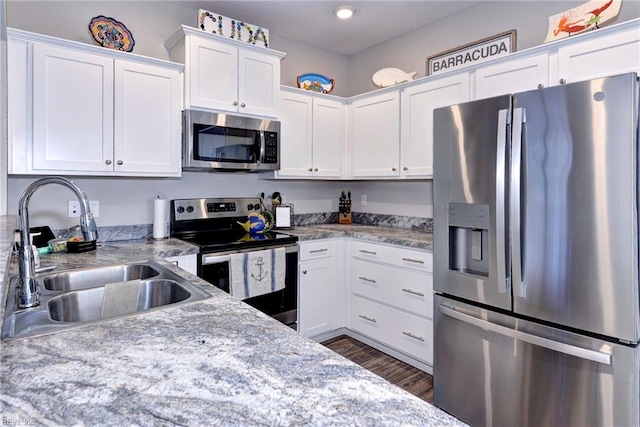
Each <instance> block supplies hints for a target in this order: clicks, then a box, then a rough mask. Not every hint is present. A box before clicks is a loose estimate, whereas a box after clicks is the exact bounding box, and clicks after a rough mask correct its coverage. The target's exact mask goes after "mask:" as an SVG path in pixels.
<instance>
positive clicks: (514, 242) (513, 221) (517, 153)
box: [509, 108, 526, 298]
mask: <svg viewBox="0 0 640 427" xmlns="http://www.w3.org/2000/svg"><path fill="white" fill-rule="evenodd" d="M525 122H526V116H525V110H524V108H514V110H513V125H512V128H511V132H512V133H511V135H512V136H511V188H510V194H509V201H510V204H511V206H510V207H511V209H510V212H511V217H510V218H509V224H510V225H511V228H510V232H511V236H510V237H511V284H512V286H513V296H514V297H517V298H525V297H526V284H525V281H524V278H523V277H522V227H521V225H522V224H521V218H522V217H521V212H522V198H521V194H520V189H521V184H523V182H522V180H523V179H524V176H523V174H522V143H523V139H524V137H525V134H524V133H523V129H524V123H525Z"/></svg>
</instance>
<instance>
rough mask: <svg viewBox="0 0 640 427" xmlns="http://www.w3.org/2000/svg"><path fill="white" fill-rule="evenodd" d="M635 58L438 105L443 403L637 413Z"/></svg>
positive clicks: (571, 418)
mask: <svg viewBox="0 0 640 427" xmlns="http://www.w3.org/2000/svg"><path fill="white" fill-rule="evenodd" d="M638 100H639V96H638V79H637V77H636V75H635V73H632V74H625V75H619V76H614V77H607V78H601V79H596V80H592V81H586V82H578V83H572V84H566V85H562V86H557V87H550V88H545V89H539V90H534V91H530V92H524V93H518V94H512V95H505V96H500V97H496V98H490V99H485V100H479V101H474V102H469V103H465V104H459V105H455V106H450V107H445V108H440V109H437V110H436V111H435V112H434V123H435V128H434V180H433V185H434V289H435V291H436V293H437V295H436V298H435V310H434V312H435V313H434V315H435V344H434V346H435V355H434V403H435V405H436V406H438V407H440V408H442V409H444V410H445V411H447V412H449V413H451V414H453V415H454V416H456V417H458V418H459V419H461V420H462V421H465V422H467V423H469V424H471V425H472V426H481V425H490V426H562V427H565V426H580V427H584V426H591V425H593V426H616V427H617V426H638V425H639V424H640V417H639V411H640V372H639V371H640V351H639V346H638V342H639V340H640V315H639V312H640V294H639V291H638V191H639V187H638V173H637V170H638V169H637V168H638V109H639V108H638V107H639V106H638Z"/></svg>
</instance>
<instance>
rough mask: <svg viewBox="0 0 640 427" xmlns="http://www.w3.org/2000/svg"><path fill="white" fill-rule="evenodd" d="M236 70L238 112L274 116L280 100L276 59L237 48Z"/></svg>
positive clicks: (277, 60)
mask: <svg viewBox="0 0 640 427" xmlns="http://www.w3.org/2000/svg"><path fill="white" fill-rule="evenodd" d="M237 73H238V103H239V105H238V111H239V112H241V113H247V114H256V115H260V116H272V117H275V116H277V115H278V106H279V100H280V59H278V58H275V57H273V56H270V55H266V54H261V53H259V52H253V51H248V50H243V49H240V51H239V53H238V71H237Z"/></svg>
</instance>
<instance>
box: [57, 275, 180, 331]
mask: <svg viewBox="0 0 640 427" xmlns="http://www.w3.org/2000/svg"><path fill="white" fill-rule="evenodd" d="M139 288H140V290H139V294H138V305H137V309H136V312H139V311H146V310H149V309H150V308H154V307H162V306H163V305H168V304H175V303H177V302H181V301H184V300H186V299H187V298H189V297H190V296H191V293H190V292H189V291H188V290H186V289H185V288H184V287H182V286H180V285H179V284H178V282H176V281H174V280H168V279H153V280H145V281H141V282H140V284H139ZM104 295H105V288H104V286H101V287H98V288H93V289H85V290H82V291H73V292H68V293H65V294H62V295H59V296H57V297H53V298H51V299H50V300H49V302H48V306H49V315H50V316H51V320H55V321H57V322H91V321H95V320H101V319H105V318H109V317H110V316H107V317H105V315H104V312H103V310H102V301H103V300H104Z"/></svg>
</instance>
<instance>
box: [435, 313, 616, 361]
mask: <svg viewBox="0 0 640 427" xmlns="http://www.w3.org/2000/svg"><path fill="white" fill-rule="evenodd" d="M438 310H439V311H440V313H442V314H444V315H446V316H449V317H453V318H454V319H457V320H460V321H461V322H464V323H468V324H470V325H473V326H477V327H478V328H480V329H484V330H485V331H491V332H495V333H496V334H498V335H502V336H506V337H508V338H513V339H515V340H519V341H523V342H526V343H529V344H532V345H535V346H538V347H544V348H546V349H549V350H552V351H556V352H559V353H563V354H567V355H569V356H575V357H578V358H580V359H586V360H590V361H592V362H596V363H601V364H603V365H611V354H607V353H602V352H599V351H596V350H589V349H587V348H582V347H577V346H575V345H570V344H564V343H561V342H558V341H554V340H550V339H548V338H543V337H539V336H537V335H532V334H528V333H526V332H522V331H517V330H515V329H511V328H507V327H505V326H501V325H497V324H495V323H492V322H488V321H486V320H482V319H478V318H477V317H474V316H470V315H468V314H464V313H461V312H459V311H456V310H455V309H454V308H450V307H447V306H444V305H442V304H440V305H439V306H438Z"/></svg>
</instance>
